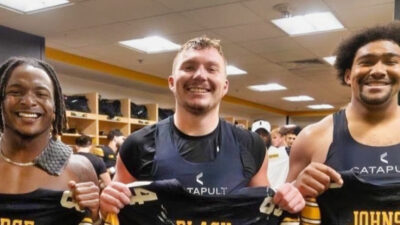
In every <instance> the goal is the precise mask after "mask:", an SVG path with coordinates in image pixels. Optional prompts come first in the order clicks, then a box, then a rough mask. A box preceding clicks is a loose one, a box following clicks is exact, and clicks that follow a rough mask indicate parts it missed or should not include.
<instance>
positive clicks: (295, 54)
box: [260, 48, 315, 62]
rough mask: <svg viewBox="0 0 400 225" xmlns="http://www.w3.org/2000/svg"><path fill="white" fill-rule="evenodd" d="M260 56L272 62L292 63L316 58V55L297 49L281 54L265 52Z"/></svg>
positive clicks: (281, 52)
mask: <svg viewBox="0 0 400 225" xmlns="http://www.w3.org/2000/svg"><path fill="white" fill-rule="evenodd" d="M260 55H262V56H264V57H265V58H267V59H268V60H270V61H272V62H290V61H296V60H305V59H312V58H315V55H314V54H312V53H311V52H310V51H308V50H306V49H304V48H297V49H293V50H286V51H279V52H265V53H261V54H260Z"/></svg>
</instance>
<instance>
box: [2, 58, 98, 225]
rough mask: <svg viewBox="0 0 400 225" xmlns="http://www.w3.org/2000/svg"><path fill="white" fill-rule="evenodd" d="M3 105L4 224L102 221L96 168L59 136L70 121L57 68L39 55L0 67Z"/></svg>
mask: <svg viewBox="0 0 400 225" xmlns="http://www.w3.org/2000/svg"><path fill="white" fill-rule="evenodd" d="M0 108H1V117H0V118H1V120H0V130H1V132H2V133H3V135H2V137H1V141H0V171H1V179H0V221H1V222H0V223H1V224H30V225H34V224H35V225H53V224H65V225H73V224H76V225H77V224H89V223H88V222H90V221H91V220H92V219H97V218H98V208H99V188H98V187H97V185H96V183H97V177H96V174H95V173H94V170H93V167H91V165H90V162H89V161H88V160H87V159H86V158H84V157H83V156H77V155H73V154H72V150H71V148H69V147H68V146H66V145H64V144H63V143H62V142H60V141H58V140H57V135H60V134H61V129H62V128H63V126H64V125H65V121H66V120H65V110H64V109H65V107H64V101H63V94H62V92H61V88H60V84H59V82H58V79H57V77H56V74H55V72H54V70H53V68H52V67H51V66H50V65H48V64H47V63H45V62H43V61H40V60H37V59H33V58H11V59H9V60H8V61H6V62H5V63H4V64H3V65H1V67H0ZM86 210H87V211H86ZM86 212H89V213H90V214H91V216H92V219H91V218H90V217H88V218H85V216H86ZM81 221H83V222H85V223H81Z"/></svg>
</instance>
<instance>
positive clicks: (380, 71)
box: [370, 61, 387, 79]
mask: <svg viewBox="0 0 400 225" xmlns="http://www.w3.org/2000/svg"><path fill="white" fill-rule="evenodd" d="M370 74H371V76H372V77H373V78H375V79H380V78H383V77H385V76H386V74H387V72H386V65H385V64H383V63H382V62H381V61H379V62H377V63H376V64H375V65H374V66H373V67H372V69H371V72H370Z"/></svg>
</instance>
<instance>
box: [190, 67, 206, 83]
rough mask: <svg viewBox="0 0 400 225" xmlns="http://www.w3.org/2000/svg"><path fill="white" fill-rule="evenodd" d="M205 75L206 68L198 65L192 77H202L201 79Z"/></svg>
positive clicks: (203, 78) (204, 77)
mask: <svg viewBox="0 0 400 225" xmlns="http://www.w3.org/2000/svg"><path fill="white" fill-rule="evenodd" d="M206 77H207V70H206V68H204V66H199V67H198V68H197V70H196V71H195V73H194V76H193V78H194V79H202V80H205V79H206Z"/></svg>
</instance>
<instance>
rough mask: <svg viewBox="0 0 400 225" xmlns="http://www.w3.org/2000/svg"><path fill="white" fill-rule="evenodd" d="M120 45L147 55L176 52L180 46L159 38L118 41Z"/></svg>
mask: <svg viewBox="0 0 400 225" xmlns="http://www.w3.org/2000/svg"><path fill="white" fill-rule="evenodd" d="M119 43H120V44H121V45H123V46H125V47H128V48H133V49H134V50H137V51H140V52H145V53H147V54H154V53H161V52H169V51H176V50H178V49H179V48H180V47H181V46H180V45H178V44H175V43H173V42H171V41H169V40H167V39H165V38H162V37H159V36H150V37H145V38H140V39H132V40H127V41H120V42H119Z"/></svg>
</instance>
